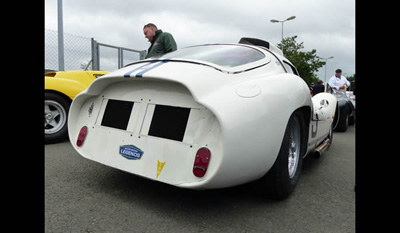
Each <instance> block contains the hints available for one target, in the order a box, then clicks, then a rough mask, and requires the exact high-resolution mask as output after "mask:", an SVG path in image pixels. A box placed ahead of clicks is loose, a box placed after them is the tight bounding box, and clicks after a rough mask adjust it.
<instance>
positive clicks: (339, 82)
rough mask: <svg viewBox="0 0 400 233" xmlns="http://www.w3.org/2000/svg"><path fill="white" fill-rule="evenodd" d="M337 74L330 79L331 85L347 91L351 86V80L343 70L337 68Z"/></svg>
mask: <svg viewBox="0 0 400 233" xmlns="http://www.w3.org/2000/svg"><path fill="white" fill-rule="evenodd" d="M335 72H336V73H335V75H334V76H332V78H330V79H329V82H328V84H329V86H330V87H331V88H334V89H336V90H342V91H345V90H346V88H348V87H349V86H350V82H349V81H348V80H347V79H346V77H344V76H343V75H342V70H341V69H337V70H336V71H335Z"/></svg>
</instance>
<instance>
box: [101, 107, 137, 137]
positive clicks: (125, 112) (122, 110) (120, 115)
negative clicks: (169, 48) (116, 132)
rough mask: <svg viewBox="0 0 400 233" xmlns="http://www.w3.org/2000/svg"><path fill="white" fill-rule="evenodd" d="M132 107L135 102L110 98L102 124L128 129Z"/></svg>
mask: <svg viewBox="0 0 400 233" xmlns="http://www.w3.org/2000/svg"><path fill="white" fill-rule="evenodd" d="M132 108H133V102H129V101H121V100H112V99H109V100H108V102H107V106H106V110H105V112H104V116H103V120H102V121H101V125H102V126H107V127H112V128H116V129H123V130H126V127H127V126H128V122H129V117H130V116H131V112H132Z"/></svg>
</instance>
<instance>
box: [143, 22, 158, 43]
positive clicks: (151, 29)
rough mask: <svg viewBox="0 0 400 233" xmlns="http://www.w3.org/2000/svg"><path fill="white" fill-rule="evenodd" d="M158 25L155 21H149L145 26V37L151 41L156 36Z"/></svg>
mask: <svg viewBox="0 0 400 233" xmlns="http://www.w3.org/2000/svg"><path fill="white" fill-rule="evenodd" d="M156 31H157V26H156V25H155V24H153V23H148V24H146V25H144V27H143V33H144V37H146V38H147V39H148V40H149V41H152V40H153V38H154V36H155V35H156Z"/></svg>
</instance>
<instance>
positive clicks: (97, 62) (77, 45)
mask: <svg viewBox="0 0 400 233" xmlns="http://www.w3.org/2000/svg"><path fill="white" fill-rule="evenodd" d="M44 38H45V69H47V70H58V32H57V31H53V30H49V29H45V37H44ZM145 56H146V50H143V51H139V50H134V49H128V48H122V47H118V46H113V45H107V44H102V43H99V42H97V41H96V40H94V39H93V38H87V37H82V36H77V35H71V34H68V33H64V69H65V70H105V71H113V70H116V69H119V68H121V67H123V66H124V65H126V64H129V63H131V62H134V61H137V60H141V59H144V57H145Z"/></svg>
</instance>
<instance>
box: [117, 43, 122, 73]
mask: <svg viewBox="0 0 400 233" xmlns="http://www.w3.org/2000/svg"><path fill="white" fill-rule="evenodd" d="M122 66H123V55H122V48H121V47H119V48H118V69H121V68H122Z"/></svg>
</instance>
